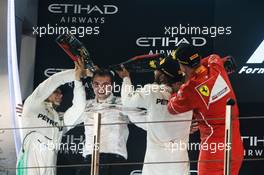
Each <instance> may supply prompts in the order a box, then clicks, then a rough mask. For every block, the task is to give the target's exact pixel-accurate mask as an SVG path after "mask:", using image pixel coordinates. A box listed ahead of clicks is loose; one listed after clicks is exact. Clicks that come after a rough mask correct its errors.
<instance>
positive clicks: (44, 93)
mask: <svg viewBox="0 0 264 175" xmlns="http://www.w3.org/2000/svg"><path fill="white" fill-rule="evenodd" d="M74 80H75V73H74V70H68V71H63V72H60V73H57V74H54V75H53V76H51V77H49V78H48V79H47V80H45V81H44V82H42V83H41V84H40V85H39V86H38V87H37V88H36V89H35V90H34V92H33V93H32V94H31V95H30V96H29V97H28V98H27V99H26V101H25V103H24V107H23V113H22V127H23V128H27V127H30V128H28V129H23V130H22V133H23V143H22V150H21V152H20V155H19V157H18V161H17V168H18V169H17V175H55V174H56V161H57V151H58V150H59V149H60V142H61V138H62V133H63V126H64V125H68V124H69V123H72V122H71V121H72V120H75V118H76V117H78V116H80V115H81V114H82V113H83V111H84V109H85V103H86V96H85V90H84V86H83V85H82V82H81V81H77V80H75V81H74ZM72 81H74V86H75V87H74V90H73V95H74V97H73V101H72V103H73V105H72V106H71V107H70V108H69V109H68V110H67V111H66V112H65V113H64V115H63V116H60V115H59V114H58V112H56V111H55V109H54V108H53V107H52V104H51V103H49V102H46V101H45V100H46V99H47V98H48V97H49V96H50V95H51V94H52V93H53V91H54V90H55V89H56V88H58V87H59V86H60V85H63V84H65V83H68V82H72ZM27 167H28V168H27ZM30 167H31V168H30ZM38 167H39V168H38Z"/></svg>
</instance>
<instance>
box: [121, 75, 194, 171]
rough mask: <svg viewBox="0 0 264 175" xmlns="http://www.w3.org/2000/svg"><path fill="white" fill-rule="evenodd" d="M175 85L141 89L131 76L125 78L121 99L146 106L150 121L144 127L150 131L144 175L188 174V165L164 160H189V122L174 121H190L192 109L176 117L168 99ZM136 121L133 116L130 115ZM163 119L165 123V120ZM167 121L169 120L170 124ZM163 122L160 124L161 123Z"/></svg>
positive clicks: (148, 132) (125, 103)
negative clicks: (136, 87) (170, 108)
mask: <svg viewBox="0 0 264 175" xmlns="http://www.w3.org/2000/svg"><path fill="white" fill-rule="evenodd" d="M171 93H172V88H171V87H169V86H166V85H157V84H148V85H145V86H144V88H142V89H137V90H136V91H135V90H134V89H133V87H132V84H131V80H130V78H128V77H125V78H124V79H123V84H122V90H121V100H122V104H123V105H124V106H125V107H139V108H145V109H147V113H148V115H147V116H142V117H146V121H147V122H153V123H148V124H146V125H145V127H144V129H146V131H147V149H146V154H145V160H144V162H145V163H147V162H148V163H149V162H153V164H144V166H143V172H142V175H161V174H166V175H188V174H189V164H188V163H186V162H184V163H161V164H158V163H156V164H155V162H177V161H189V158H188V152H187V147H188V142H189V131H190V124H191V122H190V121H187V122H172V121H173V120H191V119H192V114H193V112H192V110H189V111H186V112H185V113H182V114H179V115H178V118H173V117H172V115H171V114H169V112H168V110H167V103H168V99H169V97H170V95H171ZM129 118H130V120H131V121H133V120H134V119H133V116H131V117H129ZM162 121H163V122H162ZM164 121H170V122H168V123H166V122H164ZM158 122H160V123H158Z"/></svg>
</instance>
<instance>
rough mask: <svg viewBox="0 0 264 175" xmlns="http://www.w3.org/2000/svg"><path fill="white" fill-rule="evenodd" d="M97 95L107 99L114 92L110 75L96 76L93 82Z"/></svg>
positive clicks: (99, 97)
mask: <svg viewBox="0 0 264 175" xmlns="http://www.w3.org/2000/svg"><path fill="white" fill-rule="evenodd" d="M92 86H93V90H94V93H95V96H96V97H97V98H98V99H100V100H104V99H106V98H107V97H108V96H109V95H110V94H111V92H112V81H111V77H109V76H95V77H94V79H93V82H92Z"/></svg>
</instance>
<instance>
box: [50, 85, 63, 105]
mask: <svg viewBox="0 0 264 175" xmlns="http://www.w3.org/2000/svg"><path fill="white" fill-rule="evenodd" d="M62 97H63V95H62V93H61V90H60V89H56V90H55V91H54V92H53V93H52V94H51V95H50V96H49V97H48V101H49V102H51V103H53V104H55V105H56V106H59V105H60V104H61V102H62Z"/></svg>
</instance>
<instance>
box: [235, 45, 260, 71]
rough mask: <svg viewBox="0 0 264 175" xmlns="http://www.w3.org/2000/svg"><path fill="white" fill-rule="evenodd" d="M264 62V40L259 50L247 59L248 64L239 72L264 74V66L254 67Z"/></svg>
mask: <svg viewBox="0 0 264 175" xmlns="http://www.w3.org/2000/svg"><path fill="white" fill-rule="evenodd" d="M263 62H264V40H263V41H262V42H261V44H260V45H259V47H258V48H257V50H256V51H255V52H254V53H253V54H252V55H251V57H250V58H249V60H248V61H247V66H243V67H242V68H241V69H240V71H239V72H238V73H239V74H264V67H263V66H262V67H254V65H256V64H257V65H259V64H262V63H263Z"/></svg>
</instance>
